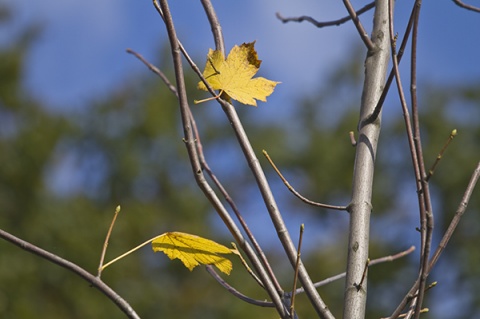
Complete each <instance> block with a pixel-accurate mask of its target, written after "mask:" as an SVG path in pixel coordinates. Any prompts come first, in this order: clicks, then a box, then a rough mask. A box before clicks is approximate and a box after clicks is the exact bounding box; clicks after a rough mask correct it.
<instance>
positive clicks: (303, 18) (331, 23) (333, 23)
mask: <svg viewBox="0 0 480 319" xmlns="http://www.w3.org/2000/svg"><path fill="white" fill-rule="evenodd" d="M374 7H375V1H373V2H370V3H369V4H367V5H365V6H364V7H363V8H361V9H360V10H358V11H356V12H355V14H356V15H357V16H359V15H361V14H362V13H365V12H367V11H368V10H370V9H372V8H374ZM275 15H276V16H277V19H279V20H280V21H282V22H283V23H287V22H303V21H307V22H310V23H311V24H313V25H314V26H316V27H317V28H323V27H331V26H339V25H341V24H343V23H345V22H348V21H350V20H352V17H351V16H350V15H348V16H346V17H343V18H340V19H337V20H333V21H326V22H319V21H317V20H315V19H314V18H312V17H310V16H300V17H296V18H284V17H283V16H282V15H281V14H280V13H278V12H277V13H276V14H275Z"/></svg>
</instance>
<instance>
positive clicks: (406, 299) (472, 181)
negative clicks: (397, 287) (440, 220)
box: [389, 162, 480, 319]
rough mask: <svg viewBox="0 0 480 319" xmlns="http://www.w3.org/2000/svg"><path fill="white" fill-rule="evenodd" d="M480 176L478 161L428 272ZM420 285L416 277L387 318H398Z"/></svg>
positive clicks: (455, 224)
mask: <svg viewBox="0 0 480 319" xmlns="http://www.w3.org/2000/svg"><path fill="white" fill-rule="evenodd" d="M479 178H480V162H478V164H477V167H476V168H475V170H474V171H473V173H472V176H471V177H470V181H469V183H468V186H467V188H466V190H465V193H464V194H463V197H462V200H461V202H460V204H459V205H458V208H457V210H456V212H455V215H454V216H453V219H452V221H451V222H450V225H448V229H447V230H446V231H445V234H444V235H443V237H442V240H441V241H440V243H439V244H438V247H437V249H436V250H435V253H434V254H433V256H432V258H431V259H430V262H429V265H428V272H431V270H432V269H433V267H435V264H436V263H437V261H438V259H439V258H440V255H441V254H442V253H443V251H444V250H445V248H446V246H447V244H448V242H449V240H450V238H451V237H452V234H453V233H454V231H455V229H456V228H457V226H458V223H459V222H460V219H461V217H462V216H463V214H464V213H465V211H466V209H467V206H468V203H469V202H470V198H471V196H472V193H473V190H474V189H475V186H476V185H477V183H478V180H479ZM419 285H420V282H419V280H418V279H417V280H416V281H415V283H414V284H413V286H412V287H411V288H410V290H409V291H408V293H407V294H406V295H405V297H404V298H403V299H402V301H401V302H400V304H399V305H398V306H397V308H396V309H395V311H394V312H393V313H392V315H391V316H390V317H389V318H392V319H393V318H398V316H399V315H400V313H401V312H402V311H403V309H404V308H405V306H406V305H407V304H408V303H409V302H410V301H411V300H412V298H414V297H415V296H416V293H417V290H418V287H419Z"/></svg>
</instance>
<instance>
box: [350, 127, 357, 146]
mask: <svg viewBox="0 0 480 319" xmlns="http://www.w3.org/2000/svg"><path fill="white" fill-rule="evenodd" d="M348 136H349V137H350V143H351V144H352V146H353V147H355V146H357V141H356V140H355V132H353V131H350V132H348Z"/></svg>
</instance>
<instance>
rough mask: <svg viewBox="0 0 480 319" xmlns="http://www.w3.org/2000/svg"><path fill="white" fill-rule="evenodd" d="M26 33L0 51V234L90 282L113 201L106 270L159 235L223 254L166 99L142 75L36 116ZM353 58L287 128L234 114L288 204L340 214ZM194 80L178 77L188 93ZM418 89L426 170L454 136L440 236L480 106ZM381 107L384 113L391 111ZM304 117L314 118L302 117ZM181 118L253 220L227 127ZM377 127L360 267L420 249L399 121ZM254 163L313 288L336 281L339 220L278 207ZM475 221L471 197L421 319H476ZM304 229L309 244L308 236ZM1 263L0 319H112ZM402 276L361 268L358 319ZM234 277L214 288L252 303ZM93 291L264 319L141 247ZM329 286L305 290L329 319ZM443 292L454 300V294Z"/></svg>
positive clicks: (206, 115)
mask: <svg viewBox="0 0 480 319" xmlns="http://www.w3.org/2000/svg"><path fill="white" fill-rule="evenodd" d="M1 16H5V17H7V16H8V15H1ZM32 30H35V29H27V30H26V31H25V32H24V33H23V34H21V35H20V36H19V37H18V39H16V41H14V43H12V44H11V45H9V46H8V47H4V48H1V49H0V74H1V76H0V227H1V228H2V229H5V230H7V231H9V232H11V233H13V234H15V235H18V236H19V237H21V238H24V239H26V240H28V241H30V242H33V243H35V244H37V245H38V246H40V247H43V248H45V249H48V250H51V251H52V252H54V253H56V254H58V255H60V256H62V257H64V258H67V259H69V260H72V261H73V262H75V263H77V264H79V265H80V266H82V267H84V268H86V269H88V270H90V271H91V272H92V273H95V272H96V267H97V266H98V258H99V255H100V250H101V247H102V244H103V239H104V236H105V234H106V230H107V228H108V224H109V222H110V220H111V217H112V216H113V211H114V208H115V207H116V205H118V204H120V205H122V212H121V213H120V218H119V220H118V221H117V224H116V226H115V229H114V231H113V235H112V238H111V242H110V245H109V250H108V253H107V256H108V257H109V258H113V257H115V256H117V255H119V254H120V253H123V252H125V251H126V250H128V249H130V248H132V247H133V246H135V245H137V244H139V243H141V242H143V241H144V240H146V239H148V238H151V237H153V236H155V235H157V234H161V233H163V232H165V231H170V230H179V231H188V232H190V233H195V234H198V235H203V236H206V237H209V238H216V239H218V241H220V242H224V243H228V242H229V241H230V239H229V238H224V235H223V233H222V232H221V231H220V232H219V229H218V227H217V226H216V222H215V220H216V218H217V217H214V216H215V215H213V212H212V209H211V208H210V206H209V205H208V203H207V202H206V200H205V199H204V197H203V196H202V194H201V192H200V191H199V190H198V189H197V188H196V185H195V183H194V181H193V177H192V175H191V169H190V164H189V162H188V160H187V157H186V152H185V149H184V145H183V142H182V140H181V137H180V136H181V134H180V131H181V127H180V124H179V114H178V109H177V107H176V104H177V102H176V99H175V98H174V97H173V95H172V94H171V92H169V91H168V90H167V89H166V88H165V86H164V85H163V84H162V83H161V82H160V81H159V80H157V79H155V78H154V77H153V76H151V75H149V74H147V75H141V76H133V77H132V78H131V79H129V81H127V82H126V83H124V84H123V85H122V86H121V87H119V88H118V89H117V90H115V91H114V92H111V94H110V95H109V96H108V97H105V98H103V99H100V100H97V101H94V102H92V103H91V105H88V106H86V107H85V109H82V110H75V111H73V112H72V113H71V114H64V115H59V114H56V113H55V112H51V111H47V110H46V108H45V106H44V105H42V102H41V101H38V100H36V99H35V98H34V97H32V96H30V94H29V92H28V91H27V90H26V89H25V88H23V86H22V74H23V68H24V66H25V56H26V54H27V53H28V50H29V49H30V47H31V45H32V44H33V42H34V39H35V36H34V35H35V32H33V31H32ZM354 52H355V54H352V58H351V59H348V61H350V63H349V64H347V65H346V66H344V67H341V68H339V69H338V70H336V71H335V72H334V73H333V74H332V75H331V76H330V78H329V80H328V81H326V83H328V84H327V86H326V87H324V88H321V89H320V90H318V91H317V92H320V93H317V94H315V95H312V96H311V97H310V98H306V99H305V98H303V99H302V100H301V101H300V103H299V104H300V105H301V106H300V107H299V106H296V107H295V109H294V110H292V114H291V117H290V123H289V125H288V126H287V125H282V124H279V123H265V122H261V121H258V120H251V121H248V117H246V118H247V121H248V122H247V123H246V126H248V127H249V129H251V131H250V133H249V134H250V137H251V139H252V142H253V144H254V147H255V149H256V150H257V151H258V152H260V150H261V149H267V150H268V151H269V153H270V155H272V157H273V159H274V160H275V162H276V164H277V165H278V166H279V167H280V168H281V170H282V172H283V173H284V174H285V176H287V178H288V179H289V180H290V182H291V184H292V185H294V186H295V187H296V188H297V189H298V190H299V191H301V192H302V193H303V194H305V195H307V196H308V197H311V198H312V199H314V200H318V201H322V202H328V203H333V204H345V203H346V201H347V200H348V198H349V196H350V187H351V167H352V162H353V159H354V151H353V148H352V147H351V145H350V144H349V140H348V131H350V130H354V129H355V126H356V125H357V123H356V121H357V110H356V104H355V103H357V101H358V98H359V96H360V90H361V85H362V83H361V81H362V79H361V76H360V74H361V71H360V70H361V65H362V63H363V61H362V60H361V59H362V57H361V56H360V55H359V54H357V52H356V51H354ZM355 56H356V57H357V58H353V57H355ZM157 62H158V63H157V64H159V65H162V66H165V65H166V64H167V63H166V62H165V61H157ZM145 73H146V72H145ZM196 82H197V80H196V79H194V78H193V76H192V79H190V80H189V84H190V85H189V87H190V88H191V89H192V90H193V89H194V88H195V83H196ZM425 87H427V90H424V91H423V92H424V94H423V96H422V101H424V102H423V103H421V107H422V121H423V122H424V123H425V132H423V133H424V136H425V145H426V146H427V158H431V160H432V162H433V160H434V159H435V157H436V155H437V153H438V151H439V150H440V149H441V147H442V144H443V142H444V140H445V139H446V138H447V137H448V134H449V133H450V131H451V130H452V129H453V128H457V129H458V131H459V135H458V137H456V139H455V141H454V142H453V145H452V146H451V147H450V148H449V149H448V150H447V154H446V155H445V157H444V159H442V162H441V163H440V166H439V169H438V170H437V172H436V174H435V175H434V176H433V178H432V188H433V189H434V199H435V208H436V221H437V227H438V232H437V236H439V235H440V234H441V233H442V231H443V230H444V229H445V227H446V226H447V225H448V223H449V220H450V219H451V217H452V213H453V212H454V211H455V208H456V206H457V205H458V202H459V200H460V198H461V195H462V193H463V190H464V188H465V186H466V183H467V181H468V179H469V176H470V174H471V172H472V170H473V168H474V165H475V163H476V162H477V161H478V158H479V157H480V154H479V152H480V151H479V148H478V141H479V137H480V125H478V124H479V123H478V118H480V116H479V114H478V113H479V109H478V104H479V101H480V95H479V93H478V90H477V88H478V83H467V84H464V85H460V86H456V85H449V86H448V87H428V86H426V85H425ZM339 96H341V97H342V99H340V100H339V99H338V97H339ZM389 104H390V105H392V106H391V108H392V109H393V108H394V106H395V105H396V104H397V103H396V102H390V103H389ZM318 105H321V108H322V109H320V110H319V109H317V107H318ZM332 107H335V108H336V110H337V111H338V110H339V109H341V110H342V112H343V115H342V116H338V117H336V118H333V116H332V115H331V114H332V113H329V112H328V108H332ZM193 111H194V112H195V115H196V118H197V121H198V123H199V125H200V127H199V129H200V130H201V131H202V136H203V138H204V140H203V141H202V142H203V146H204V147H205V150H206V154H207V156H208V160H210V161H211V164H212V167H213V169H214V170H215V172H216V173H217V174H218V176H219V177H220V178H222V179H223V180H224V181H225V185H226V187H227V188H228V190H229V191H230V192H231V194H232V195H233V196H234V197H235V199H236V200H237V202H238V203H239V204H240V206H241V208H243V209H245V210H252V211H255V208H256V204H255V198H254V197H251V196H250V194H251V193H252V189H253V188H254V186H252V184H251V183H250V182H251V181H252V178H251V177H249V175H248V174H247V173H246V172H247V166H246V164H244V163H243V161H240V160H239V159H241V157H242V155H241V153H240V150H239V149H238V147H237V146H236V144H235V143H233V142H232V140H233V138H234V137H233V133H232V132H231V130H230V128H229V125H228V123H227V121H220V120H218V119H219V116H220V111H219V110H216V109H213V108H210V106H209V105H199V106H195V107H194V108H193ZM254 111H255V110H254V109H249V110H248V112H254ZM242 112H243V111H242ZM246 112H247V111H245V112H244V113H243V114H245V115H246ZM387 112H388V111H387ZM336 114H338V113H336ZM201 123H208V125H202V124H201ZM385 123H386V124H385V125H384V129H383V130H384V132H383V137H382V142H383V143H382V145H381V146H380V148H379V155H378V165H379V166H378V167H379V168H378V170H377V173H376V179H377V183H376V189H375V191H374V193H375V198H374V215H373V220H372V236H373V237H372V247H371V256H372V258H375V257H380V256H383V255H388V254H392V253H395V252H397V251H398V250H401V249H406V248H408V247H409V246H410V245H412V244H415V245H417V246H418V243H419V239H418V234H417V232H416V230H415V227H417V226H418V225H417V224H416V220H417V219H416V216H414V215H413V214H414V213H413V212H416V211H417V210H416V208H415V207H416V197H415V188H414V181H413V178H414V177H413V174H411V173H410V172H411V162H410V158H409V156H408V151H407V150H408V149H407V145H406V141H405V140H404V135H403V134H402V129H403V123H402V122H401V121H399V120H397V119H396V118H395V119H393V118H392V119H388V117H387V119H386V120H385ZM392 141H393V142H392ZM339 159H340V160H339ZM266 165H267V164H265V167H266V171H267V172H269V175H270V176H269V179H270V180H271V181H272V182H273V183H274V184H275V191H276V192H277V193H278V194H285V196H279V198H281V200H280V201H279V203H280V206H281V207H282V209H283V210H284V211H286V218H287V220H292V224H293V225H292V226H291V227H292V229H295V228H296V227H297V224H296V222H298V221H300V222H305V224H306V227H307V230H306V234H305V242H306V244H305V248H304V249H305V250H304V252H303V253H302V256H303V258H305V264H306V266H307V268H311V269H312V270H313V269H317V268H318V267H315V265H318V264H319V263H321V264H322V269H320V270H318V272H317V273H313V274H312V276H313V277H314V278H316V279H318V280H321V279H324V278H326V277H329V276H332V275H335V274H337V273H340V272H343V271H344V264H345V258H346V256H343V255H342V254H343V253H342V254H338V252H339V251H342V252H343V251H345V249H344V247H345V245H346V240H347V236H348V233H347V232H348V230H347V224H348V221H347V218H346V216H343V215H344V214H345V213H344V212H329V211H326V210H324V209H318V208H312V207H308V206H306V205H304V204H303V203H301V202H300V201H299V200H298V199H296V198H295V197H293V196H290V194H289V192H288V190H287V189H286V188H285V187H284V186H283V185H282V184H281V183H280V182H279V179H278V177H276V176H275V175H274V173H273V171H272V170H271V169H269V168H268V167H267V166H266ZM393 166H395V169H392V167H393ZM393 195H395V196H393ZM313 197H315V198H313ZM479 210H480V200H479V196H476V197H474V198H473V199H472V202H471V203H470V206H469V209H468V212H467V214H466V215H465V217H464V219H463V220H462V222H461V225H460V229H459V230H458V231H457V233H456V234H455V236H454V239H453V241H452V242H451V244H450V247H449V248H448V249H447V253H446V255H445V256H443V259H442V262H441V263H440V267H439V268H438V269H437V270H436V273H434V275H433V278H435V279H437V278H438V279H439V280H440V286H441V287H442V288H435V289H433V290H432V291H431V292H430V293H429V294H428V295H427V296H428V297H429V298H428V300H427V302H426V306H428V307H429V308H430V309H431V315H427V316H425V318H428V317H429V316H430V317H431V318H445V317H442V313H441V310H442V309H443V308H442V304H445V303H446V302H447V301H448V302H449V303H453V304H454V305H455V307H456V309H458V312H457V313H458V316H456V318H474V317H476V316H478V315H479V312H480V298H479V296H480V285H479V284H478V283H476V281H475V280H473V278H478V276H479V275H480V274H479V270H478V267H477V266H478V264H479V263H480V260H479V259H480V256H479V252H478V248H476V243H477V242H478V241H479V240H480V238H479V234H480V231H479V230H480V222H479V218H478V213H479ZM245 215H246V217H247V218H248V219H250V220H252V221H253V222H252V223H253V224H255V220H256V219H258V218H259V217H258V216H256V213H245ZM310 225H312V226H310ZM313 225H315V226H313ZM254 227H258V229H257V230H261V231H262V232H264V233H265V234H266V235H265V238H261V240H262V241H264V242H266V243H267V244H268V242H270V241H272V238H275V237H274V235H273V237H272V238H268V237H269V236H270V235H269V231H268V230H266V229H265V230H264V229H263V226H255V225H254ZM313 229H315V231H316V233H315V234H312V233H311V232H310V230H313ZM319 229H321V232H322V234H320V232H319V231H318V230H319ZM437 242H438V239H437ZM319 245H321V246H322V247H323V248H322V250H321V252H320V253H319V252H318V250H315V254H312V251H313V250H312V248H316V247H318V246H319ZM452 247H457V248H452ZM0 253H1V259H0V317H2V318H38V317H39V316H45V317H47V316H48V317H49V318H52V319H54V318H123V317H124V315H123V314H122V313H121V312H120V311H119V310H118V309H116V308H115V306H114V305H113V304H111V303H110V302H109V301H108V300H107V299H106V298H104V297H103V296H101V295H100V294H99V293H98V292H97V291H95V290H94V289H92V288H90V287H88V285H87V284H85V283H84V282H82V281H81V280H80V279H78V278H76V277H75V276H74V275H72V274H70V273H68V272H67V271H65V270H63V269H59V268H57V266H55V265H52V264H50V263H47V262H45V261H43V260H40V259H39V258H37V257H35V256H32V255H29V254H27V253H25V252H23V251H21V250H19V249H18V248H16V247H13V246H11V245H10V244H8V243H6V242H3V241H1V242H0ZM268 256H269V257H270V258H271V259H272V260H273V261H274V262H273V264H274V265H275V268H276V270H279V271H280V272H283V273H284V277H283V283H284V284H285V286H286V287H289V286H290V285H291V281H292V278H291V269H290V267H289V265H286V264H284V263H285V262H284V258H283V255H282V254H281V253H280V252H278V251H269V252H268ZM108 257H107V259H109V258H108ZM413 265H414V264H413V263H412V264H410V263H409V259H404V260H400V261H396V262H394V263H391V264H383V265H378V266H375V267H374V268H371V269H370V271H369V273H370V278H369V280H370V282H371V284H370V294H371V295H370V299H369V307H368V310H369V311H370V313H369V314H368V315H367V317H368V318H371V317H379V316H385V315H387V314H389V313H390V312H391V311H392V307H394V305H396V303H397V302H398V300H399V299H400V298H401V297H402V296H403V294H404V293H405V292H406V290H407V289H408V288H409V286H410V285H411V283H410V282H405V281H404V280H402V278H404V276H405V274H407V273H408V274H413V273H415V272H416V269H413V268H414V267H415V266H413ZM437 272H438V276H437ZM246 278H249V277H248V275H247V274H246V272H245V271H244V270H243V269H242V266H241V265H240V263H239V262H238V261H237V260H235V261H234V271H233V273H232V275H231V276H230V277H229V278H228V281H229V282H230V283H232V284H233V285H234V286H235V287H237V288H238V289H239V290H241V291H242V292H245V293H247V294H248V295H250V296H252V297H255V298H258V299H264V298H265V297H266V295H264V294H262V293H259V292H258V291H259V289H258V286H257V285H256V284H255V283H254V282H253V280H246ZM409 278H411V277H409ZM103 279H104V280H105V282H106V283H108V284H110V285H111V286H112V287H113V288H114V289H115V290H117V291H118V292H119V293H120V294H121V295H122V296H124V297H125V298H126V299H127V300H128V301H129V302H130V303H131V305H132V306H133V307H134V308H135V309H136V310H137V311H138V313H139V314H140V315H141V316H142V317H144V318H156V317H159V316H161V317H170V318H224V317H228V318H245V317H249V318H277V317H278V315H277V314H276V313H275V312H274V311H273V310H271V309H268V308H266V309H263V308H257V307H254V306H248V305H246V304H245V303H243V302H242V301H238V300H236V299H235V298H234V297H233V296H231V295H229V294H228V293H226V292H225V291H224V290H223V289H222V288H221V287H220V286H219V285H218V284H216V282H214V281H213V279H212V278H210V277H209V275H208V274H206V273H205V272H203V271H201V270H199V269H196V270H195V271H193V272H192V273H190V272H189V271H188V270H186V269H184V268H183V266H181V265H180V264H179V262H178V261H173V262H170V261H168V260H167V259H166V257H165V256H163V255H153V253H152V252H151V250H150V248H145V249H142V250H141V251H140V252H138V253H135V255H133V256H129V257H127V258H126V259H124V260H122V261H120V262H119V263H117V264H115V265H113V266H111V267H110V268H108V269H107V270H106V271H105V272H104V274H103ZM249 279H250V278H249ZM458 279H461V284H459V283H458V282H457V281H456V280H458ZM343 286H344V284H343V282H342V281H339V282H337V283H333V284H330V285H328V286H325V287H321V288H320V289H321V292H322V296H324V297H325V300H326V302H327V304H328V305H329V306H330V308H332V309H333V310H334V312H335V313H338V312H339V311H340V309H341V307H342V305H341V303H342V298H343ZM443 291H449V293H448V294H443ZM452 291H455V292H457V293H456V294H455V296H453V297H452V294H451V292H452ZM304 299H306V298H304V296H302V295H301V296H299V299H298V302H299V303H300V304H302V303H303V302H306V300H304ZM460 306H461V307H460ZM303 308H304V307H302V306H299V307H298V309H301V310H300V316H301V317H304V318H310V317H313V316H315V314H314V313H313V310H310V309H309V308H308V307H305V308H306V309H305V310H304V309H303ZM437 309H438V310H437ZM310 311H311V312H310Z"/></svg>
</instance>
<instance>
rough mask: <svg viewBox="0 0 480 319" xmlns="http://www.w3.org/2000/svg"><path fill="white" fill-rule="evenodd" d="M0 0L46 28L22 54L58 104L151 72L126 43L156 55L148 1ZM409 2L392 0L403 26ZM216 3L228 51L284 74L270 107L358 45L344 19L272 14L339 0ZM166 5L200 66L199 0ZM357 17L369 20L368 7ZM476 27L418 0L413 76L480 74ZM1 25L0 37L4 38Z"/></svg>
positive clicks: (310, 86)
mask: <svg viewBox="0 0 480 319" xmlns="http://www.w3.org/2000/svg"><path fill="white" fill-rule="evenodd" d="M3 1H8V2H10V3H11V5H12V6H13V7H14V15H15V16H16V18H17V21H18V25H22V24H23V25H24V24H26V23H28V22H32V21H33V22H40V23H42V24H43V26H44V32H43V34H42V36H41V38H40V39H39V41H38V42H37V43H36V45H35V46H34V49H33V51H32V53H31V55H30V57H29V65H28V69H27V70H26V72H27V73H26V75H27V76H26V85H27V86H28V87H29V88H30V89H31V90H32V91H33V92H34V93H35V94H36V95H37V96H39V97H41V98H43V99H45V100H46V101H47V102H48V104H50V105H51V106H53V107H55V108H57V109H58V108H61V109H63V108H65V109H68V108H70V107H81V106H82V105H84V104H86V103H87V102H88V100H90V99H91V98H93V97H95V96H97V95H99V94H100V95H102V94H106V93H108V91H109V90H110V89H112V88H114V87H115V85H116V84H118V83H120V82H122V81H123V80H125V79H127V78H128V77H130V76H132V75H133V74H138V73H141V72H148V71H147V70H146V69H145V67H144V66H143V65H142V64H141V63H139V62H138V61H137V60H136V59H135V58H133V57H132V56H130V55H128V54H126V53H125V49H126V48H132V49H134V50H136V51H137V52H139V53H141V54H143V55H144V56H146V57H147V58H148V59H150V60H156V57H155V54H157V52H158V48H159V47H160V46H161V44H162V43H164V42H165V41H166V39H167V36H166V33H165V31H164V29H163V25H162V22H161V20H160V18H159V17H158V16H157V14H156V12H155V10H154V9H153V6H152V4H151V1H149V0H148V1H147V0H143V1H138V0H103V1H96V0H84V1H73V0H64V1H57V0H45V1H28V2H27V1H13V0H3ZM411 2H412V1H397V16H396V24H397V28H398V29H397V31H398V32H399V33H400V34H401V33H402V31H403V29H404V25H405V21H406V18H407V17H408V14H409V7H410V6H411V4H410V3H411ZM366 3H367V2H366V1H362V2H361V3H357V1H355V2H354V5H355V6H356V8H360V7H362V6H363V5H364V4H366ZM214 5H215V6H216V8H217V13H218V16H219V19H220V22H221V23H222V28H223V31H224V34H225V41H226V46H227V50H229V48H231V47H232V46H233V45H235V44H241V43H243V42H250V41H253V40H256V41H257V43H256V48H257V50H258V52H259V57H260V59H262V60H263V61H264V62H263V64H262V68H261V74H262V75H264V76H266V77H269V78H271V79H273V80H277V81H281V82H282V85H281V86H279V87H278V88H277V90H276V92H275V94H274V95H272V97H271V98H269V102H270V103H269V104H273V106H272V107H275V108H281V107H287V106H286V105H284V104H285V103H288V102H291V101H292V99H293V98H295V97H298V96H299V95H301V94H304V93H307V92H311V91H312V90H314V89H315V88H318V87H321V85H322V81H323V80H324V78H325V77H326V73H327V72H328V71H330V70H332V69H334V68H335V65H336V64H337V63H339V62H342V61H344V59H345V58H346V56H347V55H348V51H349V50H351V49H352V47H353V44H358V43H360V40H359V39H358V37H357V35H356V32H355V29H354V27H353V25H352V24H351V23H347V24H344V25H343V26H340V27H331V28H324V29H317V28H315V27H314V26H313V25H311V24H308V23H302V24H299V23H289V24H282V23H281V22H280V21H279V20H278V19H277V18H276V17H275V13H276V12H280V13H281V14H282V15H283V16H298V15H311V16H313V17H314V18H316V19H318V20H321V21H325V20H332V19H336V18H339V17H342V16H344V15H345V9H344V7H343V5H342V4H341V3H339V1H336V0H322V1H318V0H305V1H286V0H262V1H254V0H246V1H214ZM171 9H172V12H173V15H174V19H175V23H176V25H177V28H178V33H179V37H180V38H181V40H182V42H183V43H184V45H185V47H186V48H187V49H188V50H189V51H190V53H191V54H192V55H193V56H194V57H196V61H197V63H198V64H199V65H201V66H202V67H203V63H204V56H205V55H206V53H207V51H208V48H210V47H213V41H212V38H211V35H210V33H209V26H208V24H207V20H206V18H205V16H204V14H203V11H202V8H201V6H200V2H199V1H189V0H175V1H171ZM362 19H363V21H364V22H365V24H366V25H367V26H368V25H369V22H370V21H371V14H368V13H367V14H365V15H364V16H362ZM2 30H5V29H2ZM478 30H480V19H479V16H478V14H474V13H472V12H468V11H466V10H463V9H460V8H458V7H456V6H455V5H454V4H453V2H452V1H434V2H432V1H426V2H424V5H423V11H422V16H421V28H420V32H421V33H420V38H419V62H418V64H419V75H420V78H421V79H433V80H435V81H436V82H446V83H448V82H449V81H454V82H458V81H468V80H471V79H479V78H480V67H479V66H478V56H480V33H479V32H478ZM3 32H5V31H2V33H3ZM8 32H10V31H9V30H7V33H8ZM2 33H0V40H4V39H5V38H8V34H4V33H3V34H2ZM362 59H363V57H362Z"/></svg>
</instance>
